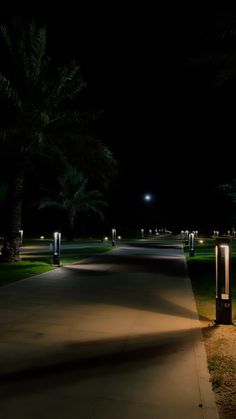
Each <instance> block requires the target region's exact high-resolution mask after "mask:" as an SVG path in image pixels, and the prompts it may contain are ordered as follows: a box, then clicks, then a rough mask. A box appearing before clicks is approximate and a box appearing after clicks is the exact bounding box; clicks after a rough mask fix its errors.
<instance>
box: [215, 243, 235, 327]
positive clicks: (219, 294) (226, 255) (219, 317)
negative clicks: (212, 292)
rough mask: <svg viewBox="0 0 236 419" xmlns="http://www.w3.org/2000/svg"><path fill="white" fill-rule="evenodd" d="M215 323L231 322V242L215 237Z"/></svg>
mask: <svg viewBox="0 0 236 419" xmlns="http://www.w3.org/2000/svg"><path fill="white" fill-rule="evenodd" d="M215 254H216V323H222V324H232V295H231V243H230V238H226V237H224V238H217V239H216V248H215Z"/></svg>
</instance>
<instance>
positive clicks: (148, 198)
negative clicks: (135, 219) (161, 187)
mask: <svg viewBox="0 0 236 419" xmlns="http://www.w3.org/2000/svg"><path fill="white" fill-rule="evenodd" d="M151 199H152V196H151V195H150V194H148V193H147V194H146V195H144V201H146V202H149V201H151Z"/></svg>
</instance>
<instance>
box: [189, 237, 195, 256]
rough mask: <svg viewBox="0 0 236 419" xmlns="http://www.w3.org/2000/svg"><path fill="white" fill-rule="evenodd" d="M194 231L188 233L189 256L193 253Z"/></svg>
mask: <svg viewBox="0 0 236 419" xmlns="http://www.w3.org/2000/svg"><path fill="white" fill-rule="evenodd" d="M194 245H195V243H194V233H190V234H189V256H194V255H195V248H194Z"/></svg>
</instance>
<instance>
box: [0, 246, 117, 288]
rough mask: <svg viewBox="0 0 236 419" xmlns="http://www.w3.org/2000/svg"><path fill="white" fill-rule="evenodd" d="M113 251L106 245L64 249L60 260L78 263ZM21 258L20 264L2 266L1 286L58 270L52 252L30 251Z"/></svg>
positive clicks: (64, 262)
mask: <svg viewBox="0 0 236 419" xmlns="http://www.w3.org/2000/svg"><path fill="white" fill-rule="evenodd" d="M39 244H40V245H41V246H45V244H46V245H47V243H45V241H44V242H40V243H39ZM30 245H32V242H28V243H27V246H30ZM33 245H35V243H33ZM48 245H49V243H48ZM37 246H38V243H37ZM111 249H112V246H105V245H104V246H93V245H91V247H86V248H77V249H75V248H73V249H63V251H62V253H61V258H60V260H61V264H62V265H63V264H69V263H73V262H77V261H79V260H81V259H84V258H87V257H89V256H91V255H94V254H98V253H103V252H107V251H108V250H111ZM21 257H22V260H20V261H18V262H11V263H1V264H0V286H3V285H6V284H10V283H12V282H15V281H18V280H20V279H24V278H27V277H29V276H33V275H37V274H41V273H43V272H47V271H50V270H52V269H55V268H56V267H55V266H53V265H52V252H51V251H50V250H48V251H44V252H40V249H37V250H36V251H31V250H29V251H27V252H25V253H22V254H21Z"/></svg>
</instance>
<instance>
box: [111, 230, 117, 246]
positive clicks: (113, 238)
mask: <svg viewBox="0 0 236 419" xmlns="http://www.w3.org/2000/svg"><path fill="white" fill-rule="evenodd" d="M111 236H112V246H115V245H116V229H115V228H113V229H112V230H111Z"/></svg>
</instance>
